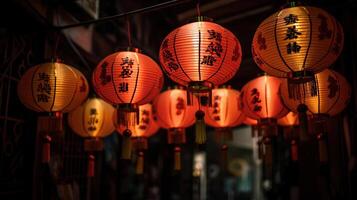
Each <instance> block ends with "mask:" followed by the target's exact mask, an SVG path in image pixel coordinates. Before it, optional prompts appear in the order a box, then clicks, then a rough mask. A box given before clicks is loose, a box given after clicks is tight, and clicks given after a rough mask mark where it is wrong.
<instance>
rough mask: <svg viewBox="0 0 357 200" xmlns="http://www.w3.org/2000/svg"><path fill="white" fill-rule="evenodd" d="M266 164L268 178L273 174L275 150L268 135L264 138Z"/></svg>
mask: <svg viewBox="0 0 357 200" xmlns="http://www.w3.org/2000/svg"><path fill="white" fill-rule="evenodd" d="M264 150H265V152H264V164H265V172H266V176H267V177H268V178H272V176H273V152H272V146H271V139H270V138H268V137H266V138H264Z"/></svg>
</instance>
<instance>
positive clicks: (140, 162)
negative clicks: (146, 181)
mask: <svg viewBox="0 0 357 200" xmlns="http://www.w3.org/2000/svg"><path fill="white" fill-rule="evenodd" d="M135 172H136V174H137V175H142V174H143V173H144V152H143V151H139V153H138V158H137V160H136V171H135Z"/></svg>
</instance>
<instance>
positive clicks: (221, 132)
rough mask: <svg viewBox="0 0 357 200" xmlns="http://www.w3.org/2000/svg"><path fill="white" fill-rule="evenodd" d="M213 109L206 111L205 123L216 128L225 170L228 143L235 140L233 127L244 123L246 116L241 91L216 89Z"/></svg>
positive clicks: (214, 90)
mask: <svg viewBox="0 0 357 200" xmlns="http://www.w3.org/2000/svg"><path fill="white" fill-rule="evenodd" d="M212 97H213V102H212V107H208V108H207V109H206V110H205V113H206V114H205V122H206V123H207V124H208V125H209V126H212V127H215V128H216V130H215V136H216V137H215V138H216V140H217V141H218V142H220V143H222V146H221V151H222V155H221V161H222V164H223V168H226V163H227V150H228V146H227V144H226V141H229V140H232V139H233V133H232V129H231V128H232V127H235V126H238V125H239V124H241V123H242V122H243V120H244V119H245V116H244V114H243V112H242V111H241V110H240V109H239V91H237V90H234V89H231V87H230V86H228V87H227V88H216V89H213V90H212Z"/></svg>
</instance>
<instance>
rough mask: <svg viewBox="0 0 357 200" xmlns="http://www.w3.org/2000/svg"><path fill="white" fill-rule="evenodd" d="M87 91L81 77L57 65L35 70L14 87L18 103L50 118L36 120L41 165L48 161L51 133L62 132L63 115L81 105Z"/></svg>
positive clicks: (64, 65) (80, 74)
mask: <svg viewBox="0 0 357 200" xmlns="http://www.w3.org/2000/svg"><path fill="white" fill-rule="evenodd" d="M88 91H89V87H88V83H87V80H86V79H85V77H84V76H83V74H82V73H81V72H80V71H78V70H76V69H74V68H73V67H70V66H68V65H66V64H63V63H60V62H51V63H44V64H40V65H37V66H34V67H32V68H30V69H29V70H27V71H26V72H25V74H24V75H23V76H22V77H21V80H20V82H19V83H18V87H17V94H18V97H19V99H20V101H21V102H22V103H23V104H24V105H25V106H26V107H27V108H29V109H31V110H33V111H36V112H40V113H44V112H46V113H49V116H41V117H39V118H38V131H39V132H40V134H42V135H43V138H44V140H43V145H42V162H49V160H50V141H51V140H52V138H51V136H53V133H56V132H59V133H61V132H63V128H62V113H63V112H68V111H70V110H72V109H74V108H75V107H77V106H78V105H80V104H81V103H82V102H83V101H84V100H85V98H87V95H88Z"/></svg>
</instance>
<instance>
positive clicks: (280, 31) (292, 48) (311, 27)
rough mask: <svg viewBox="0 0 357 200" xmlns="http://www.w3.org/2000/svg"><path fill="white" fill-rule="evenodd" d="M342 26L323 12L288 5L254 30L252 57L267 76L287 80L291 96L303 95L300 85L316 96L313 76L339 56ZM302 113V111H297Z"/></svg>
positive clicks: (341, 43)
mask: <svg viewBox="0 0 357 200" xmlns="http://www.w3.org/2000/svg"><path fill="white" fill-rule="evenodd" d="M343 42H344V34H343V30H342V26H341V25H340V24H339V23H338V22H337V21H336V19H335V18H334V17H332V16H331V15H330V14H328V13H327V12H326V11H324V10H322V9H320V8H315V7H308V6H296V7H295V3H294V2H291V3H290V7H288V8H285V9H283V10H281V11H279V12H276V13H275V14H273V15H271V16H270V17H269V18H267V19H266V20H264V21H263V22H262V23H261V24H260V25H259V27H258V28H257V30H256V32H255V35H254V38H253V45H252V54H253V58H254V60H255V62H256V63H257V65H258V66H259V67H260V68H261V69H262V70H264V71H265V72H267V73H268V74H269V75H272V76H277V77H285V78H288V84H289V87H287V88H286V89H287V91H288V92H289V93H290V95H295V96H299V95H302V94H300V93H299V92H301V90H299V87H300V86H299V85H301V84H303V87H305V88H308V90H309V91H310V95H312V96H317V95H318V92H317V90H316V84H317V83H316V81H315V79H314V74H315V73H318V72H320V71H322V70H323V69H325V68H327V67H329V66H330V65H331V64H333V63H334V62H335V60H336V59H337V58H338V56H339V55H340V53H341V51H342V48H343ZM300 109H304V107H302V108H300Z"/></svg>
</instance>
